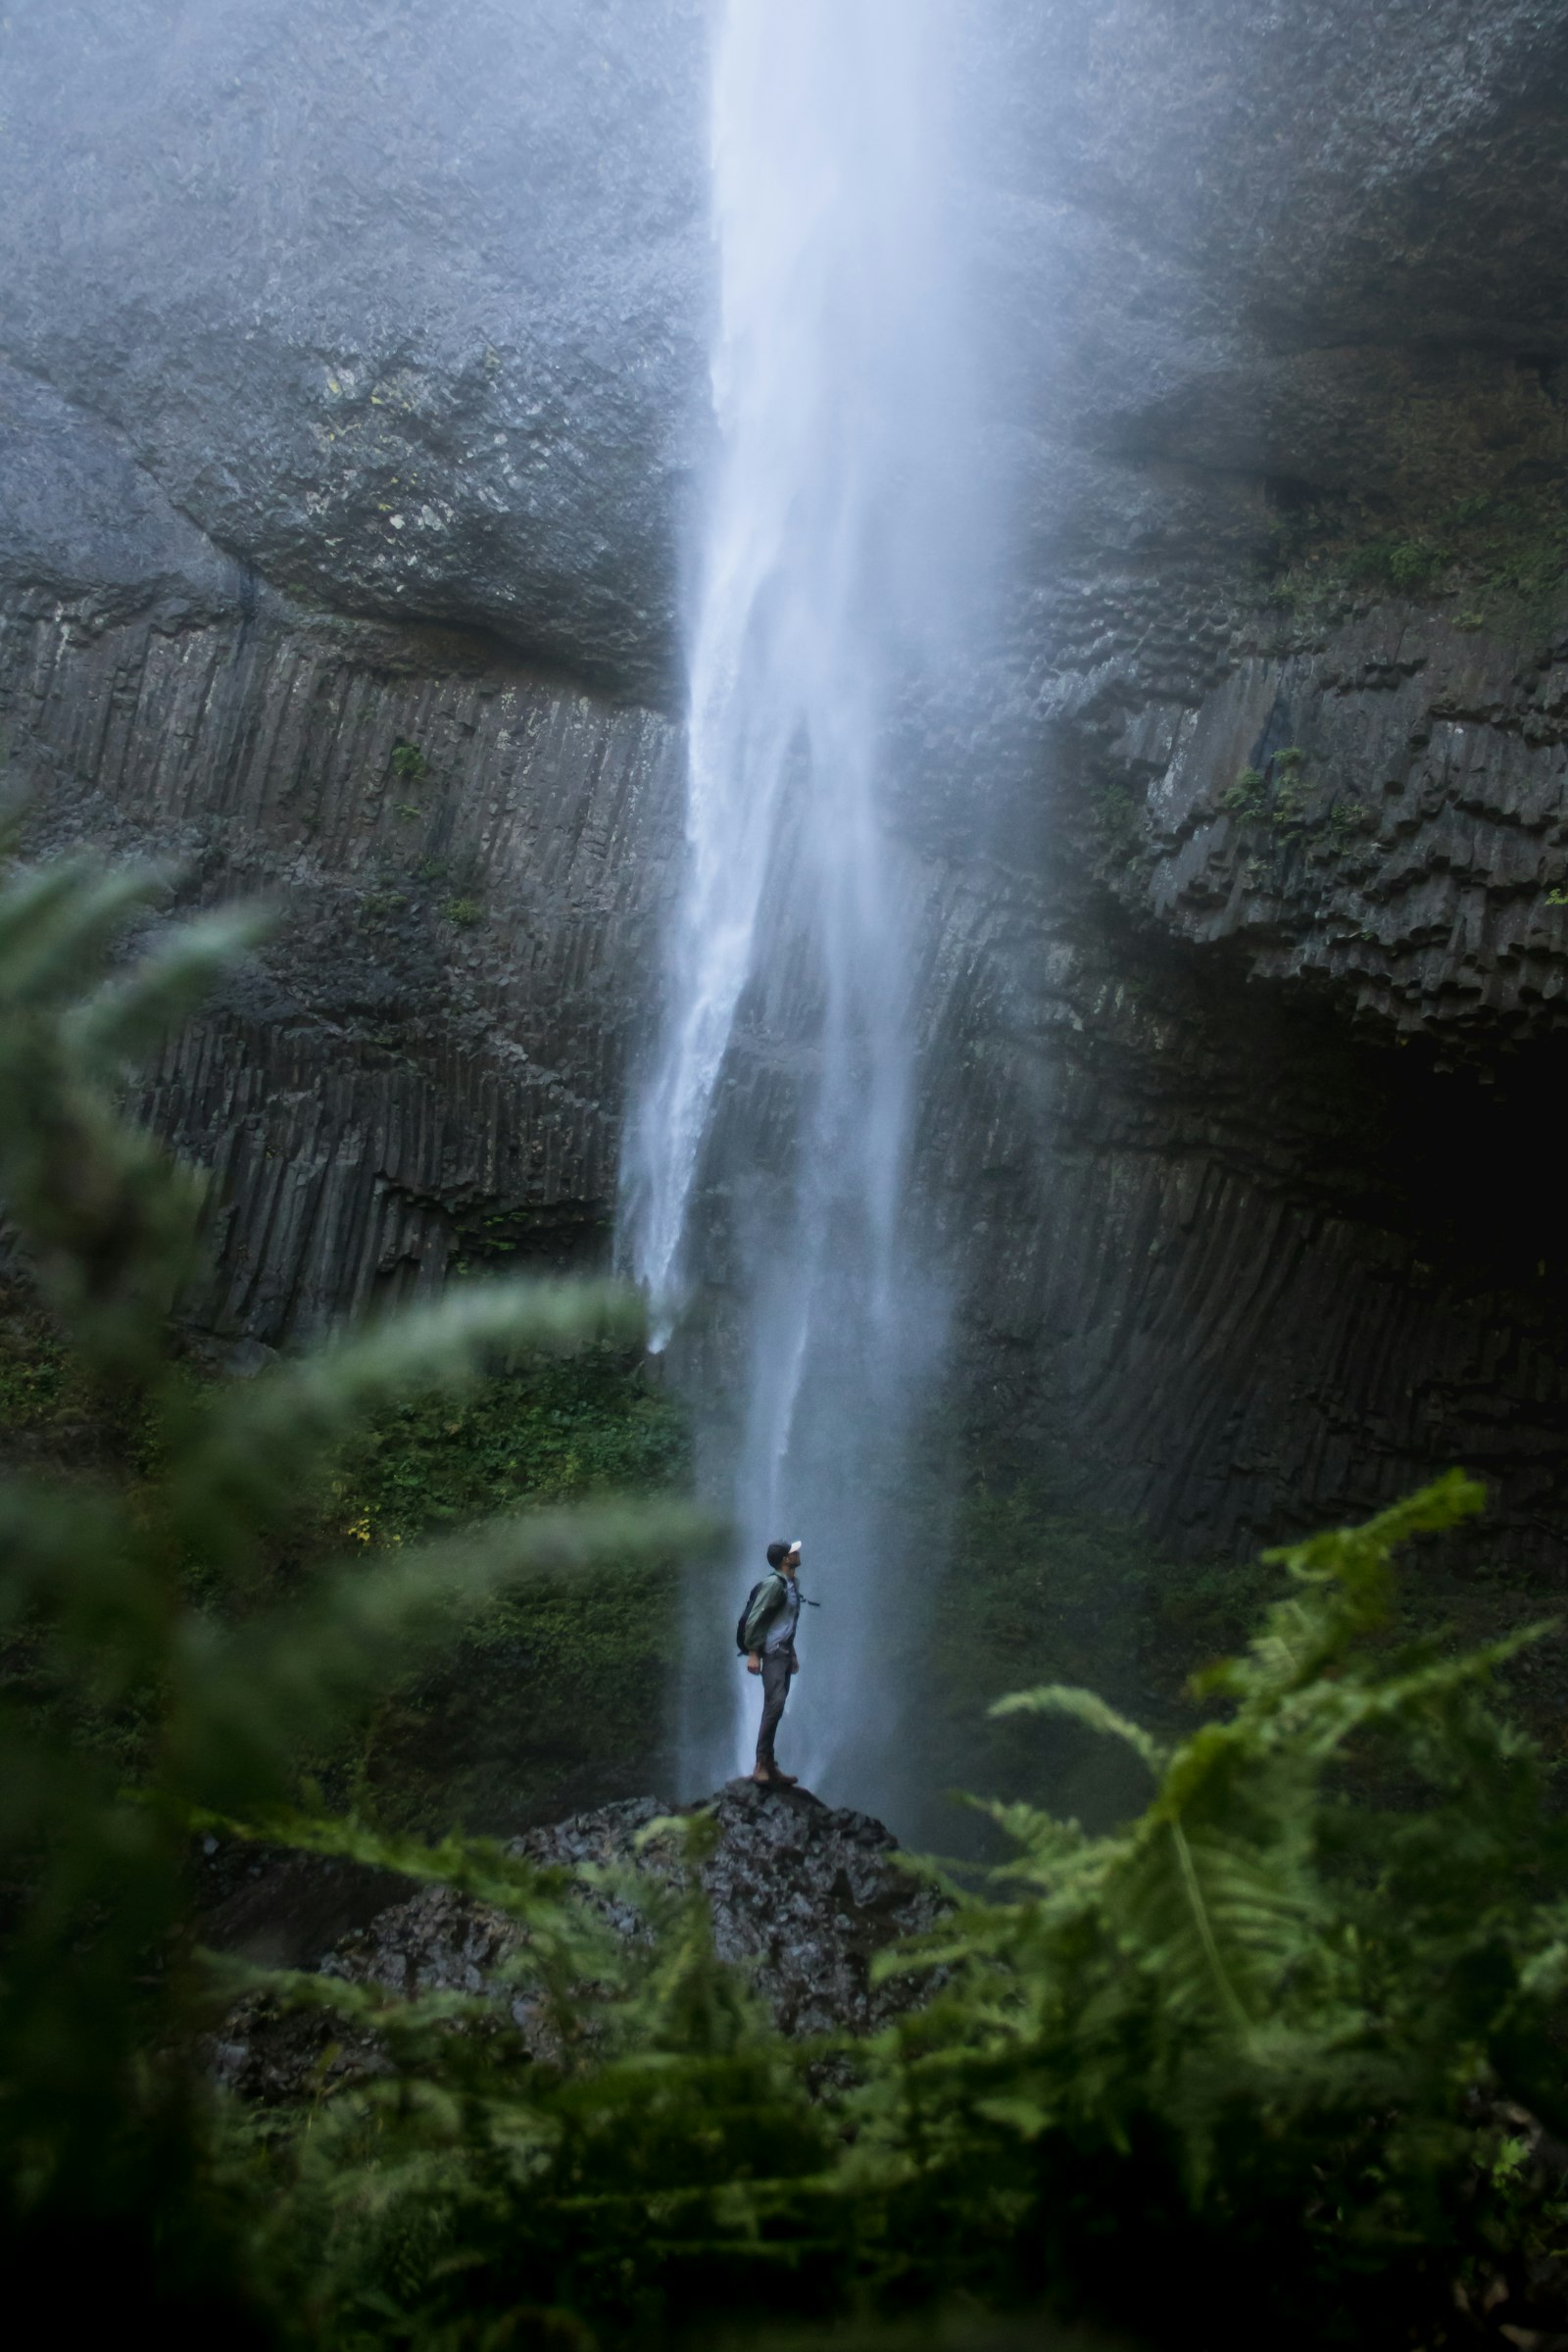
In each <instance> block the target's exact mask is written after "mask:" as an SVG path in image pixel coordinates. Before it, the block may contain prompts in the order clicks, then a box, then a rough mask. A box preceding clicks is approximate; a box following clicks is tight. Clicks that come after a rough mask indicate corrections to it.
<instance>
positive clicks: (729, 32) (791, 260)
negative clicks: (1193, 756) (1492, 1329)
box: [622, 0, 961, 1802]
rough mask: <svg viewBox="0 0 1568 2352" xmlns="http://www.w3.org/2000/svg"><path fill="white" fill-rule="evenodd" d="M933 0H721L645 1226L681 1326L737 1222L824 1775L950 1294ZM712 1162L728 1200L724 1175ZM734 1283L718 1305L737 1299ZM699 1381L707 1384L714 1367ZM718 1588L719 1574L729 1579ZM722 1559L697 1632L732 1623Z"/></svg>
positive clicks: (720, 1721) (809, 1724)
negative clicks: (916, 1133)
mask: <svg viewBox="0 0 1568 2352" xmlns="http://www.w3.org/2000/svg"><path fill="white" fill-rule="evenodd" d="M936 21H937V20H936V15H935V11H934V9H933V8H932V7H930V6H928V5H927V0H723V5H722V6H721V7H720V9H719V12H718V16H717V21H716V25H715V49H714V64H713V85H712V89H713V96H712V202H713V228H714V244H715V253H716V259H717V266H718V272H719V285H718V306H717V325H716V334H715V345H714V354H713V363H712V397H713V410H714V418H715V423H716V428H717V429H716V460H715V466H714V470H713V474H712V478H711V483H710V485H709V494H708V499H707V504H706V508H705V511H704V515H703V516H702V530H701V564H700V572H699V582H698V603H697V610H696V615H695V622H694V627H693V630H692V633H691V638H690V672H689V678H690V699H689V709H688V729H689V753H688V758H689V800H688V817H687V846H688V865H687V872H686V879H685V886H684V891H683V895H682V899H681V903H680V907H679V911H678V916H677V921H676V927H675V933H674V938H673V941H672V943H671V953H670V960H669V970H668V976H667V981H666V987H667V996H666V1000H665V1010H664V1019H663V1026H662V1037H661V1043H660V1051H659V1054H658V1057H657V1061H656V1065H655V1067H654V1069H653V1071H652V1074H651V1076H650V1079H649V1082H648V1084H647V1085H646V1087H645V1089H644V1091H643V1094H642V1097H641V1101H640V1103H639V1104H638V1106H637V1110H636V1114H635V1116H634V1120H633V1123H632V1127H631V1131H630V1134H629V1138H628V1150H627V1157H626V1165H625V1172H624V1201H623V1226H622V1233H623V1241H624V1243H625V1244H626V1245H627V1246H628V1253H629V1255H630V1258H631V1262H632V1265H633V1267H634V1270H635V1272H636V1273H637V1275H638V1277H639V1278H640V1280H641V1281H642V1282H643V1284H644V1285H645V1286H646V1289H647V1291H648V1293H649V1296H650V1299H651V1301H652V1305H653V1311H654V1316H655V1324H656V1340H655V1344H656V1346H659V1347H662V1346H663V1345H664V1343H665V1342H666V1340H667V1339H668V1338H669V1336H670V1334H671V1332H672V1330H673V1329H674V1328H675V1326H676V1324H677V1323H678V1320H679V1317H680V1315H681V1313H682V1310H683V1308H684V1307H685V1306H686V1304H687V1303H688V1300H689V1299H690V1296H691V1293H692V1291H693V1288H694V1286H699V1287H700V1286H701V1284H702V1282H703V1281H704V1279H705V1277H706V1276H707V1275H708V1274H709V1272H710V1267H709V1263H708V1260H709V1258H710V1256H711V1250H712V1247H713V1222H714V1216H715V1214H716V1216H717V1217H718V1220H719V1222H721V1223H722V1226H723V1242H722V1256H723V1261H724V1284H725V1300H724V1312H725V1313H726V1314H727V1315H728V1317H729V1323H728V1326H727V1335H726V1339H725V1342H724V1353H725V1355H726V1358H727V1362H728V1364H729V1365H730V1366H731V1367H732V1374H731V1383H730V1386H731V1389H732V1392H733V1388H734V1387H735V1386H736V1385H739V1386H740V1387H741V1388H742V1389H743V1391H744V1404H743V1409H742V1410H741V1411H740V1412H739V1413H735V1412H734V1411H733V1406H734V1403H735V1398H734V1397H733V1394H732V1395H731V1397H730V1398H729V1400H728V1401H729V1404H730V1406H731V1431H732V1444H731V1446H730V1449H729V1468H730V1470H731V1472H732V1491H731V1492H729V1493H726V1494H721V1495H719V1496H718V1499H719V1500H720V1501H721V1502H722V1503H723V1504H724V1505H725V1506H726V1507H727V1508H729V1509H730V1510H731V1511H732V1512H733V1515H734V1517H735V1520H736V1524H737V1526H738V1528H739V1530H740V1531H741V1535H742V1557H741V1560H740V1561H739V1562H737V1563H735V1564H734V1566H733V1573H732V1574H731V1575H730V1577H729V1583H730V1584H733V1585H734V1586H735V1587H736V1588H737V1590H738V1592H739V1593H744V1591H745V1583H746V1581H749V1579H747V1578H745V1577H744V1576H743V1571H744V1570H745V1569H747V1568H749V1569H750V1571H751V1574H752V1575H756V1574H758V1573H760V1560H761V1550H762V1546H763V1545H764V1544H765V1543H766V1541H767V1540H768V1539H769V1538H770V1537H773V1536H777V1535H793V1534H795V1533H804V1534H805V1536H806V1538H807V1544H808V1549H807V1564H806V1568H805V1571H804V1573H803V1577H802V1584H803V1587H804V1589H805V1590H806V1591H807V1592H808V1593H810V1594H811V1595H812V1597H813V1598H816V1599H817V1600H819V1601H820V1602H821V1604H822V1606H821V1610H820V1614H819V1615H816V1616H810V1617H809V1618H808V1619H807V1624H806V1629H805V1639H804V1640H803V1650H804V1652H805V1653H806V1656H807V1660H808V1667H807V1671H806V1672H804V1673H803V1675H802V1677H801V1680H800V1683H799V1684H798V1686H797V1693H796V1695H795V1696H794V1697H792V1701H791V1707H790V1713H789V1717H788V1719H787V1720H788V1724H789V1732H790V1738H789V1740H788V1741H787V1743H786V1747H787V1753H788V1756H789V1758H790V1760H791V1761H792V1764H793V1766H794V1768H795V1769H797V1770H800V1771H802V1772H803V1773H804V1774H805V1775H807V1776H808V1777H809V1779H810V1781H811V1784H812V1786H815V1787H820V1786H821V1785H822V1782H823V1779H824V1776H825V1777H826V1778H827V1779H828V1780H829V1782H833V1781H836V1780H840V1779H848V1777H849V1776H850V1771H851V1762H852V1757H853V1762H854V1779H855V1784H856V1792H857V1794H858V1801H861V1802H865V1801H869V1798H870V1795H871V1793H872V1789H871V1788H870V1787H868V1785H867V1771H868V1769H870V1778H871V1781H872V1782H875V1781H877V1780H881V1779H883V1778H884V1776H883V1775H881V1774H879V1773H877V1772H876V1771H875V1770H874V1769H872V1768H870V1767H869V1766H868V1759H870V1758H874V1756H875V1754H876V1752H877V1749H878V1746H879V1744H880V1745H883V1746H885V1745H886V1743H887V1742H888V1741H889V1740H891V1739H893V1738H894V1737H895V1736H896V1722H895V1711H894V1709H893V1707H892V1705H891V1694H890V1693H889V1692H887V1691H886V1690H885V1689H884V1688H883V1687H882V1686H881V1684H880V1683H879V1668H878V1657H877V1649H878V1644H877V1636H876V1617H877V1610H878V1605H879V1603H878V1598H877V1595H878V1593H879V1592H880V1593H882V1595H883V1600H882V1602H881V1604H880V1605H882V1606H883V1607H885V1606H886V1605H887V1604H886V1593H887V1592H888V1590H889V1587H890V1582H891V1568H892V1561H891V1559H890V1556H889V1554H890V1551H891V1550H892V1549H894V1548H896V1547H897V1546H898V1544H900V1542H901V1541H902V1539H901V1536H900V1534H899V1531H898V1527H897V1507H896V1506H897V1501H898V1495H899V1490H900V1488H901V1486H902V1484H903V1479H904V1471H905V1459H904V1457H905V1450H906V1446H907V1438H908V1432H909V1423H910V1413H911V1410H912V1407H913V1404H914V1401H915V1398H916V1395H917V1389H918V1375H919V1373H920V1370H921V1368H922V1366H923V1364H924V1363H925V1362H926V1361H927V1360H928V1358H929V1355H930V1352H931V1348H930V1343H931V1341H932V1339H933V1337H934V1334H935V1331H936V1327H937V1323H938V1320H939V1312H938V1308H937V1306H936V1303H935V1292H934V1288H933V1285H932V1283H931V1282H930V1280H929V1278H928V1277H929V1268H928V1267H926V1266H923V1265H922V1263H921V1252H920V1251H919V1250H918V1248H916V1247H912V1245H911V1236H910V1234H909V1232H908V1230H907V1226H908V1219H907V1215H906V1214H905V1193H906V1174H907V1160H908V1150H909V1130H910V1118H911V1105H912V1101H913V1094H914V1078H915V1041H914V1024H913V1016H912V1001H911V1000H912V980H913V970H914V963H915V955H916V938H917V929H918V917H919V893H918V888H917V885H916V884H915V882H914V880H913V872H914V869H913V865H912V861H911V860H910V859H909V858H907V854H905V853H901V852H900V851H899V850H898V848H897V847H896V845H895V843H894V842H893V840H892V839H891V838H890V834H889V829H888V815H889V804H890V798H891V796H892V794H893V793H894V792H896V790H897V787H898V784H899V782H900V777H899V772H898V757H897V754H896V751H895V736H896V728H897V721H898V717H899V712H900V709H901V705H902V703H903V701H904V699H905V697H906V695H907V690H908V686H909V681H910V679H911V676H912V675H913V674H914V673H916V672H918V671H921V670H924V671H925V672H926V673H927V674H928V675H929V672H930V670H931V668H932V666H933V664H937V663H939V662H940V660H941V649H942V646H943V641H944V631H943V628H942V626H941V615H942V611H943V596H944V580H943V574H944V567H945V564H949V563H950V562H951V560H952V556H953V545H952V539H953V534H952V532H951V530H950V528H949V527H948V526H949V523H950V522H951V517H952V513H953V511H954V501H953V496H952V492H953V484H954V478H955V466H956V456H955V431H956V415H955V410H956V402H955V382H956V358H957V355H958V352H959V350H960V346H961V336H960V334H959V332H958V321H957V319H956V313H955V309H954V306H953V303H952V301H951V299H950V295H949V272H948V271H947V269H946V263H945V257H944V239H943V235H942V222H941V219H940V209H941V208H940V202H939V197H940V189H941V172H940V170H939V167H938V162H937V155H938V140H937V134H936V127H935V126H936V121H937V112H938V110H937V107H936V104H935V100H936V96H937V92H938V87H939V77H940V65H939V55H938V44H937V41H936V39H935V34H934V26H935V24H936ZM715 1195H716V1197H717V1198H718V1200H719V1201H720V1202H721V1206H720V1208H719V1209H718V1210H717V1211H714V1210H713V1209H712V1207H711V1201H712V1198H713V1197H714V1196H715ZM720 1319H722V1317H721V1318H720ZM726 1590H727V1588H726ZM906 1605H907V1604H906ZM724 1622H725V1609H724V1606H723V1603H722V1598H721V1597H715V1596H714V1595H713V1594H712V1593H704V1595H703V1597H702V1607H701V1612H700V1619H699V1618H697V1617H694V1620H693V1652H694V1656H695V1657H697V1658H700V1657H701V1656H702V1654H703V1652H704V1651H705V1650H706V1651H709V1652H714V1653H717V1652H720V1651H721V1648H722V1644H723V1641H724V1635H723V1626H724ZM720 1671H721V1672H724V1673H726V1674H727V1676H728V1678H729V1679H728V1683H727V1686H726V1685H724V1684H718V1685H715V1681H714V1678H713V1677H712V1676H711V1674H705V1673H703V1672H702V1671H701V1670H699V1671H697V1672H696V1673H695V1674H694V1676H693V1677H692V1678H691V1689H690V1693H689V1696H690V1700H691V1704H690V1707H689V1709H688V1739H687V1759H686V1761H687V1768H688V1769H689V1770H690V1772H691V1773H692V1775H693V1777H694V1779H696V1780H698V1781H701V1780H702V1779H704V1778H705V1777H708V1776H711V1774H713V1773H714V1772H725V1771H733V1770H735V1769H737V1768H738V1767H739V1766H740V1765H742V1764H743V1763H745V1762H746V1761H749V1755H748V1750H747V1741H748V1735H749V1733H750V1731H751V1729H752V1727H751V1724H750V1716H751V1713H752V1712H753V1708H752V1707H751V1706H749V1705H747V1704H746V1703H745V1701H746V1700H747V1699H755V1687H752V1688H751V1689H750V1690H747V1689H746V1688H745V1686H746V1684H747V1678H746V1677H745V1676H744V1675H743V1674H742V1675H737V1674H736V1673H735V1670H734V1667H733V1665H732V1664H727V1663H723V1662H721V1667H720Z"/></svg>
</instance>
